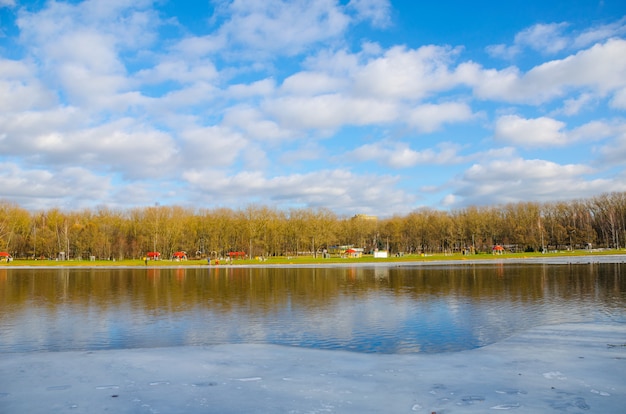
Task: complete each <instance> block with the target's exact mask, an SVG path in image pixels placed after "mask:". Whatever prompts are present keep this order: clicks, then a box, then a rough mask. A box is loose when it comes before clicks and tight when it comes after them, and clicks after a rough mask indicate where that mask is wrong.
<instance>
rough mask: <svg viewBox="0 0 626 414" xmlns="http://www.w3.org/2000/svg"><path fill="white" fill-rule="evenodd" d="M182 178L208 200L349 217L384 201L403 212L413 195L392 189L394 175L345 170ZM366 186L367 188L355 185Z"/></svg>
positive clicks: (206, 173) (192, 173)
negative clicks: (322, 211)
mask: <svg viewBox="0 0 626 414" xmlns="http://www.w3.org/2000/svg"><path fill="white" fill-rule="evenodd" d="M185 179H186V180H187V181H189V182H190V183H191V184H192V185H195V186H198V188H200V189H201V190H202V191H204V192H206V194H207V195H206V197H207V198H212V197H219V198H220V199H221V200H224V202H228V201H231V202H235V200H238V201H237V202H238V203H240V202H241V194H246V196H245V198H246V200H256V199H257V198H258V197H263V199H267V200H272V203H273V204H275V205H277V206H278V207H324V208H329V209H330V210H331V211H335V212H342V211H343V212H345V211H346V206H350V209H349V211H348V214H355V213H357V212H359V213H361V212H362V213H366V214H368V213H370V214H374V213H377V214H378V212H377V211H378V210H377V207H376V206H377V205H378V204H379V203H380V200H385V205H386V208H388V210H389V211H393V212H406V211H407V210H408V209H410V206H412V205H413V203H414V200H415V198H414V196H411V195H408V194H406V193H405V192H403V191H400V190H398V189H396V188H395V184H396V182H397V180H398V178H397V177H393V176H388V175H385V176H378V175H357V174H354V173H352V172H350V171H347V170H319V171H314V172H310V173H306V174H293V175H288V176H275V177H266V176H265V175H264V174H263V173H262V172H260V171H249V172H240V173H238V174H235V175H232V176H229V175H226V174H224V173H223V172H220V171H215V170H213V171H202V170H197V171H189V172H187V173H186V174H185ZM354 183H367V187H366V188H365V189H364V187H363V186H357V185H354Z"/></svg>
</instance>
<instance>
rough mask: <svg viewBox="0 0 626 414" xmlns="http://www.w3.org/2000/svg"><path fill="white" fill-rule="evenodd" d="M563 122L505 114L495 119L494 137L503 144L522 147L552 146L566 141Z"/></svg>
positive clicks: (560, 144)
mask: <svg viewBox="0 0 626 414" xmlns="http://www.w3.org/2000/svg"><path fill="white" fill-rule="evenodd" d="M564 127H565V124H564V123H563V122H560V121H557V120H555V119H551V118H547V117H541V118H536V119H525V118H521V117H519V116H517V115H506V116H502V117H500V118H499V119H498V120H497V121H496V126H495V131H494V137H495V139H496V140H498V141H501V142H504V143H505V144H510V145H517V146H522V147H553V146H562V145H565V144H566V143H567V139H566V135H565V134H564V133H563V131H562V129H563V128H564Z"/></svg>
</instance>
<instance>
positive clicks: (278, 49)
mask: <svg viewBox="0 0 626 414" xmlns="http://www.w3.org/2000/svg"><path fill="white" fill-rule="evenodd" d="M220 12H225V13H226V14H227V16H228V17H227V21H226V22H224V24H223V25H222V26H221V28H220V35H222V36H225V37H226V38H228V39H229V40H228V41H229V43H231V44H233V45H236V46H239V47H243V48H244V49H246V50H248V51H251V52H252V51H253V52H254V55H255V56H258V53H268V52H272V53H281V54H287V55H293V54H297V53H300V52H302V51H303V50H305V49H306V48H308V47H310V46H311V45H314V44H316V43H318V42H322V41H328V40H331V39H333V38H336V37H337V36H339V35H341V34H342V33H343V32H344V31H345V30H346V29H347V27H348V25H349V23H350V19H349V17H348V16H347V15H346V14H344V12H343V11H342V10H341V8H340V7H338V6H337V4H336V2H335V1H332V0H296V1H285V0H245V1H243V0H234V1H232V2H230V3H229V4H227V5H224V7H223V8H222V9H220Z"/></svg>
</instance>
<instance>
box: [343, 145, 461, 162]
mask: <svg viewBox="0 0 626 414" xmlns="http://www.w3.org/2000/svg"><path fill="white" fill-rule="evenodd" d="M458 150H459V148H458V147H457V146H455V145H451V144H448V143H442V144H439V145H438V148H437V150H433V149H431V148H428V149H425V150H422V151H416V150H413V149H411V148H410V147H409V145H408V144H406V143H403V142H389V141H379V142H376V143H373V144H365V145H362V146H360V147H358V148H356V149H355V150H353V151H351V152H350V153H348V154H346V155H347V156H348V157H354V158H355V159H356V160H358V161H360V162H364V161H376V162H377V163H379V164H382V165H385V166H387V167H391V168H395V169H399V168H408V167H414V166H416V165H432V164H454V163H458V162H460V161H461V160H462V157H461V156H460V155H459V154H458Z"/></svg>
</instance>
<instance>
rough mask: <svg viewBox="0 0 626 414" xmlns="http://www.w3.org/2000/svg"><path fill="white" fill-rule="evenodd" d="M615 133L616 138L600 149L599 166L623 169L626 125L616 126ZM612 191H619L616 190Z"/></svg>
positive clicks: (625, 158) (625, 156)
mask: <svg viewBox="0 0 626 414" xmlns="http://www.w3.org/2000/svg"><path fill="white" fill-rule="evenodd" d="M614 133H615V138H614V139H612V140H610V141H608V142H607V143H606V144H605V145H603V146H601V147H600V148H599V149H598V153H599V155H600V159H599V160H598V164H599V165H601V166H604V167H606V166H618V167H622V168H623V166H624V160H626V124H621V125H616V126H615V131H614ZM622 171H624V170H622ZM624 182H626V181H624ZM622 186H623V185H622ZM612 191H619V190H618V189H617V188H616V189H613V190H612Z"/></svg>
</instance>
